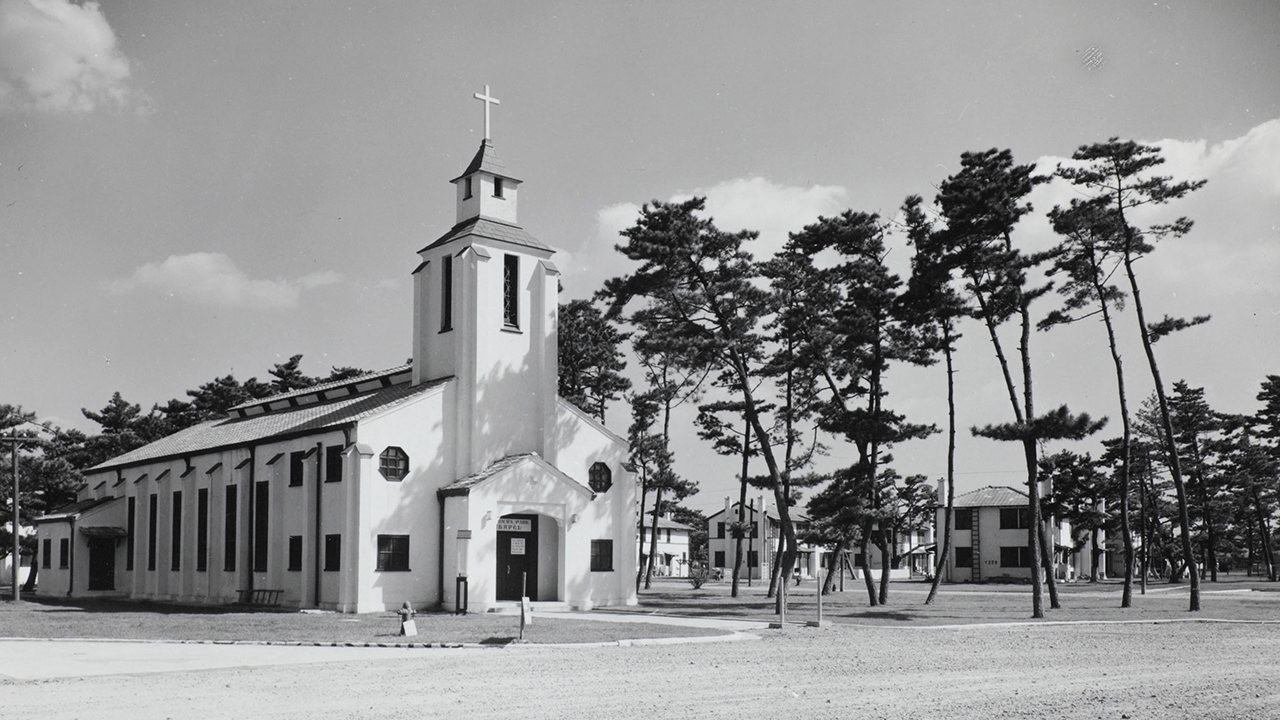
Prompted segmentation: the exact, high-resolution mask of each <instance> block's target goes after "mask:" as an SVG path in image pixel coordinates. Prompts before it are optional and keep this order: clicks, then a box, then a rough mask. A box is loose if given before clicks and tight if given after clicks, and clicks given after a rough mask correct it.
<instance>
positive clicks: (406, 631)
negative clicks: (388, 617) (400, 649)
mask: <svg viewBox="0 0 1280 720" xmlns="http://www.w3.org/2000/svg"><path fill="white" fill-rule="evenodd" d="M396 614H397V615H399V616H400V634H401V635H417V634H418V625H417V623H415V622H414V621H413V616H414V615H416V614H417V613H415V612H414V611H413V606H412V605H410V604H409V601H408V600H405V601H404V605H401V606H400V609H399V610H397V611H396Z"/></svg>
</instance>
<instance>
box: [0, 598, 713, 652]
mask: <svg viewBox="0 0 1280 720" xmlns="http://www.w3.org/2000/svg"><path fill="white" fill-rule="evenodd" d="M415 620H416V623H417V626H418V635H417V636H416V637H413V638H401V637H400V635H399V632H400V620H399V618H398V617H397V616H396V615H395V614H394V613H371V614H364V615H343V614H339V613H331V612H319V613H310V612H308V613H301V612H244V611H243V610H239V609H235V610H232V609H226V608H219V607H199V606H188V605H170V604H163V603H149V602H133V601H123V600H84V599H68V600H49V599H45V598H35V599H31V598H24V599H23V602H22V603H21V604H19V605H15V604H14V603H13V602H12V601H8V602H3V603H0V637H8V638H110V639H115V640H184V641H232V640H241V641H273V642H322V643H330V642H339V643H360V644H363V643H370V642H372V643H387V642H398V641H406V642H415V643H418V642H421V643H482V644H492V645H501V644H506V643H508V642H510V641H512V640H514V639H516V638H517V637H518V636H519V634H520V617H519V616H518V615H497V614H492V613H475V614H469V615H465V616H462V615H453V614H445V613H430V612H428V613H419V614H418V616H417V617H416V618H415ZM722 634H724V631H722V630H704V629H701V628H689V627H672V626H667V625H657V624H651V623H612V622H601V621H595V620H573V619H561V618H556V617H554V616H553V615H548V614H542V615H536V616H535V617H534V622H533V624H532V625H530V626H529V627H528V628H527V629H526V631H525V640H527V641H528V642H530V643H590V642H610V641H616V640H626V639H638V638H661V637H689V636H697V635H722Z"/></svg>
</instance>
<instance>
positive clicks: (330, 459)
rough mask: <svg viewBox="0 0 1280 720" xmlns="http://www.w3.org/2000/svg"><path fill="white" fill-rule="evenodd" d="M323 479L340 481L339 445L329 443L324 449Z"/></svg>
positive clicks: (340, 458)
mask: <svg viewBox="0 0 1280 720" xmlns="http://www.w3.org/2000/svg"><path fill="white" fill-rule="evenodd" d="M324 481H325V482H342V446H341V445H331V446H329V447H327V448H325V449H324Z"/></svg>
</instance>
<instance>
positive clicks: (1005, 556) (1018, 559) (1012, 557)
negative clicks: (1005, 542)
mask: <svg viewBox="0 0 1280 720" xmlns="http://www.w3.org/2000/svg"><path fill="white" fill-rule="evenodd" d="M1000 567H1007V568H1029V567H1031V548H1029V547H1027V546H1025V545H1019V546H1017V547H1002V548H1000Z"/></svg>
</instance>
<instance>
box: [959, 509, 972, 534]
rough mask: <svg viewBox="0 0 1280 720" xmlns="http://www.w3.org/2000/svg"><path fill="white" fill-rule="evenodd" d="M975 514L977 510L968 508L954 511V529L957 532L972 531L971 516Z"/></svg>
mask: <svg viewBox="0 0 1280 720" xmlns="http://www.w3.org/2000/svg"><path fill="white" fill-rule="evenodd" d="M975 512H977V510H970V509H969V508H956V510H955V513H956V515H955V524H956V529H957V530H972V529H973V514H974V513H975Z"/></svg>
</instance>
